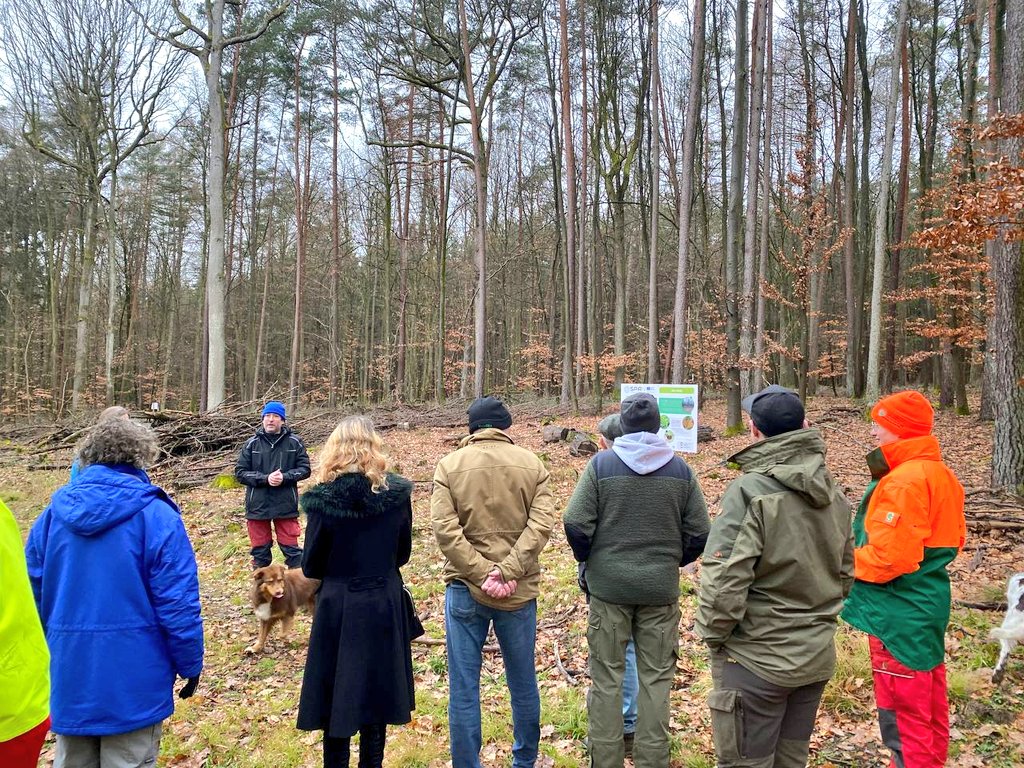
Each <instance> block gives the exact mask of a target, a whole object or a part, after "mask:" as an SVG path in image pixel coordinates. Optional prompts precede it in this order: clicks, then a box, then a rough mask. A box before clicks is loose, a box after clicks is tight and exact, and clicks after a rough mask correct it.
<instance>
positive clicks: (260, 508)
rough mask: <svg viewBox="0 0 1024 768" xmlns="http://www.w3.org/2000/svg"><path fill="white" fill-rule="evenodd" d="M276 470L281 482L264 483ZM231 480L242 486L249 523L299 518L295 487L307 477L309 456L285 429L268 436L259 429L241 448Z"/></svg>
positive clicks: (296, 439) (297, 440)
mask: <svg viewBox="0 0 1024 768" xmlns="http://www.w3.org/2000/svg"><path fill="white" fill-rule="evenodd" d="M276 469H280V470H281V474H283V475H284V482H282V483H281V484H280V485H278V486H273V485H270V484H269V483H268V482H267V477H269V476H270V475H271V474H272V473H273V472H274V470H276ZM235 477H237V478H238V481H239V482H240V483H242V484H244V485H245V486H246V488H245V516H246V518H247V519H249V520H274V519H276V518H281V517H298V516H299V490H298V487H297V483H298V482H299V480H305V479H306V478H307V477H309V454H307V453H306V446H305V445H303V443H302V440H301V439H299V436H298V435H296V434H295V433H294V432H292V431H291V430H290V429H288V427H281V432H280V433H279V434H277V435H268V434H267V433H266V432H265V431H264V430H263V427H260V428H259V429H258V430H256V434H255V435H253V436H252V437H250V438H249V441H248V442H247V443H246V444H245V445H244V446H243V447H242V452H241V453H240V454H239V455H238V463H237V464H236V465H235Z"/></svg>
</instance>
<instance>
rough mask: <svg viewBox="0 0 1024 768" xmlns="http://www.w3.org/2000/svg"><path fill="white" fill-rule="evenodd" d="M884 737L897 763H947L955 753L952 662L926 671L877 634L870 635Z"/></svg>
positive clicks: (923, 766) (914, 767)
mask: <svg viewBox="0 0 1024 768" xmlns="http://www.w3.org/2000/svg"><path fill="white" fill-rule="evenodd" d="M868 641H869V644H870V647H871V669H872V671H873V673H874V679H875V703H876V704H877V705H878V725H879V729H880V730H881V732H882V741H883V742H884V743H885V745H886V746H887V747H889V749H891V750H892V763H891V765H892V766H894V768H941V766H944V765H945V764H946V757H947V756H948V754H949V699H948V697H947V695H946V665H945V664H939V666H937V667H935V668H934V669H930V670H927V671H925V672H921V671H918V670H914V669H910V667H906V666H904V665H903V664H901V663H900V662H899V661H897V660H896V659H895V658H894V657H893V655H892V654H891V653H889V651H888V650H887V649H886V647H885V646H884V645H883V644H882V641H881V640H879V639H878V638H877V637H869V638H868Z"/></svg>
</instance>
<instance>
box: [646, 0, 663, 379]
mask: <svg viewBox="0 0 1024 768" xmlns="http://www.w3.org/2000/svg"><path fill="white" fill-rule="evenodd" d="M660 10H661V6H660V4H659V3H658V0H654V2H653V3H651V11H650V13H651V22H650V29H651V31H650V35H651V43H650V56H651V88H650V96H649V103H650V111H651V119H650V123H649V126H648V127H649V131H650V135H651V163H650V166H651V245H650V251H651V255H650V271H649V274H648V276H647V381H651V382H654V381H657V380H658V229H659V226H658V222H659V219H660V214H661V210H660V208H661V119H660V117H659V107H660V104H659V102H660V99H661V66H660V63H659V61H658V59H659V55H660V54H659V46H658V15H659V13H660Z"/></svg>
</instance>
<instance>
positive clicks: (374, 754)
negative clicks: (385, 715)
mask: <svg viewBox="0 0 1024 768" xmlns="http://www.w3.org/2000/svg"><path fill="white" fill-rule="evenodd" d="M386 733H387V726H386V725H384V724H380V725H364V726H363V727H362V728H360V729H359V768H381V766H382V765H383V763H384V741H385V737H386ZM349 743H350V741H349V739H348V738H344V739H338V738H332V737H331V736H328V735H327V734H326V733H324V768H348V761H349Z"/></svg>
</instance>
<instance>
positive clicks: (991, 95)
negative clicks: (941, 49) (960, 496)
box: [978, 0, 1006, 420]
mask: <svg viewBox="0 0 1024 768" xmlns="http://www.w3.org/2000/svg"><path fill="white" fill-rule="evenodd" d="M1005 16H1006V0H989V12H988V38H989V56H988V103H987V109H986V115H985V116H986V118H987V119H988V120H991V119H992V118H993V117H995V115H996V114H998V113H999V110H1000V101H1001V99H1002V89H1003V72H1004V69H1003V59H1004V56H1005V40H1006V34H1005V32H1006V30H1005V28H1004V20H1005ZM985 256H986V257H987V259H988V263H989V265H990V266H989V278H990V279H992V280H993V281H994V280H995V274H994V272H993V270H992V267H991V265H992V264H994V263H995V259H996V243H994V242H992V241H989V242H988V243H986V244H985ZM986 330H987V333H986V334H985V335H986V337H987V338H988V339H992V340H994V339H996V338H998V337H997V336H996V327H995V315H994V314H993V315H992V316H990V317H989V322H988V326H987V328H986ZM995 346H996V345H995V344H994V343H993V344H991V346H990V347H989V349H987V350H986V354H985V362H984V368H983V371H982V383H981V407H980V409H979V410H980V412H979V414H978V415H979V417H980V418H982V419H988V420H993V419H995V418H996V403H995V398H996V396H997V394H996V391H997V389H998V383H997V382H996V350H995Z"/></svg>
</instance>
